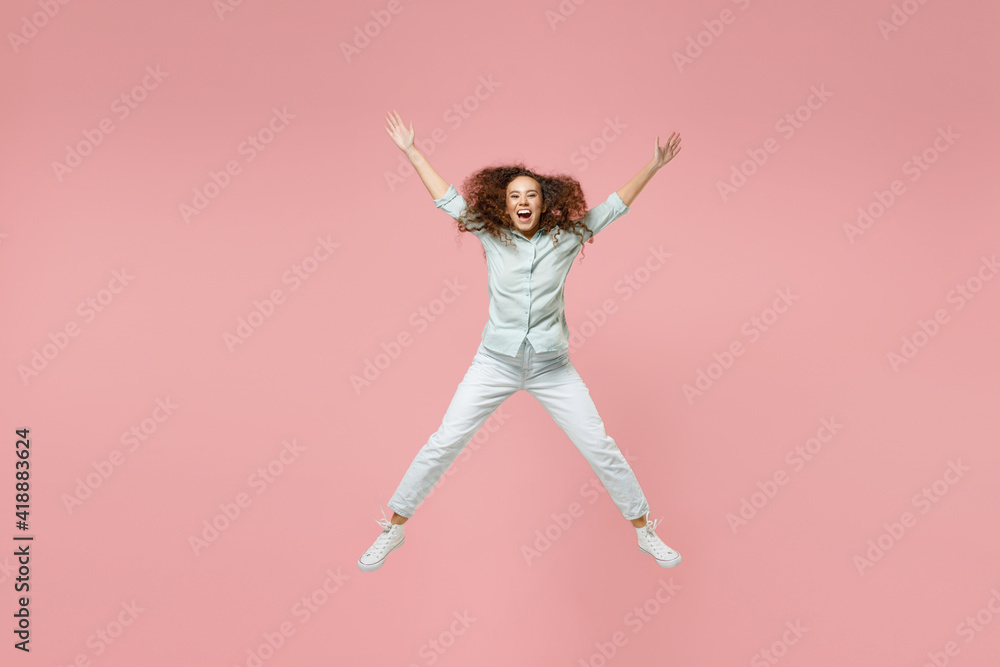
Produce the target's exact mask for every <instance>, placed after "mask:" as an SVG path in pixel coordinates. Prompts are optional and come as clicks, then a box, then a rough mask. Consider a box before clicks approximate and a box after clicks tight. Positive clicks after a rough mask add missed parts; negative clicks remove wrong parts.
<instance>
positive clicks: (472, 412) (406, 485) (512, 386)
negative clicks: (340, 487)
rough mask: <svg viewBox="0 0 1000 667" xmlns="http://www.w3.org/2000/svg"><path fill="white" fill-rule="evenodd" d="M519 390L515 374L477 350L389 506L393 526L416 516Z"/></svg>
mask: <svg viewBox="0 0 1000 667" xmlns="http://www.w3.org/2000/svg"><path fill="white" fill-rule="evenodd" d="M519 387H520V385H519V382H518V378H517V377H516V375H515V374H514V373H512V372H510V371H509V369H506V368H505V367H504V366H503V364H502V363H498V362H496V361H495V360H493V359H491V358H490V357H487V356H485V355H483V354H480V353H479V352H478V351H477V353H476V356H475V357H474V358H473V360H472V365H471V366H469V370H468V371H467V372H466V374H465V377H464V378H463V379H462V382H461V383H459V385H458V388H457V389H456V390H455V395H454V397H452V399H451V404H450V405H449V406H448V410H447V411H446V412H445V415H444V419H443V420H442V422H441V426H440V427H439V428H438V430H437V432H436V433H434V434H433V435H432V436H431V437H430V438H429V439H428V440H427V443H426V444H425V445H424V446H423V447H422V448H421V449H420V451H419V452H417V455H416V457H415V458H414V459H413V462H412V463H411V464H410V467H409V469H408V470H407V471H406V474H404V475H403V479H402V481H401V482H400V483H399V486H398V487H397V489H396V492H395V493H394V494H393V496H392V498H390V500H389V502H388V503H387V505H388V506H389V508H390V509H391V510H392V511H393V515H392V520H391V523H394V524H402V523H405V522H406V520H407V519H408V518H410V517H411V516H412V515H413V513H414V511H416V509H417V506H419V505H420V503H421V502H423V499H424V497H425V496H426V495H427V494H428V493H430V491H431V489H432V488H434V485H435V484H436V483H437V482H438V480H439V479H440V478H441V475H443V474H444V473H445V471H447V470H448V467H449V466H450V465H451V464H452V462H453V461H454V460H455V457H457V456H458V455H459V454H460V453H461V452H462V450H463V449H464V448H465V446H466V445H467V444H469V441H470V440H472V438H473V436H475V434H476V432H477V431H478V430H479V427H481V426H482V425H483V423H485V422H486V420H487V419H489V417H490V415H492V414H493V413H494V412H495V411H496V409H497V408H498V407H500V404H501V403H503V402H504V401H505V400H507V398H508V397H509V396H510V395H511V394H513V393H514V392H515V391H517V390H518V389H519Z"/></svg>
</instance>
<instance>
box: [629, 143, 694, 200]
mask: <svg viewBox="0 0 1000 667" xmlns="http://www.w3.org/2000/svg"><path fill="white" fill-rule="evenodd" d="M680 150H681V135H679V134H677V133H676V132H674V133H672V134H671V135H670V137H669V138H668V139H667V143H666V144H664V145H663V146H660V137H656V141H655V142H654V143H653V159H652V160H650V161H649V163H648V164H646V166H644V167H643V168H642V169H641V170H640V171H639V173H638V174H636V175H635V176H633V177H632V180H631V181H629V182H628V183H626V184H625V185H623V186H622V188H621V189H620V190H618V196H619V197H621V198H622V201H623V202H625V205H626V206H631V205H632V202H634V201H635V198H636V197H638V196H639V193H640V192H642V189H643V187H645V185H646V183H649V181H650V179H652V178H653V175H654V174H656V172H657V171H659V170H660V167H662V166H664V165H665V164H667V163H668V162H670V161H671V160H673V159H674V156H675V155H677V154H678V153H679V152H680Z"/></svg>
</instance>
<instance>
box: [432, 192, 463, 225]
mask: <svg viewBox="0 0 1000 667" xmlns="http://www.w3.org/2000/svg"><path fill="white" fill-rule="evenodd" d="M434 205H435V206H437V207H438V208H440V209H442V210H443V211H444V212H445V213H447V214H448V215H450V216H451V217H453V218H458V217H459V216H460V215H462V213H464V212H465V198H464V197H462V195H460V194H458V190H456V189H455V186H454V185H450V184H449V185H448V191H447V192H445V193H444V195H443V196H442V197H441V198H440V199H435V200H434Z"/></svg>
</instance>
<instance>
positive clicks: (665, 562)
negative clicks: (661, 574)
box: [639, 547, 681, 567]
mask: <svg viewBox="0 0 1000 667" xmlns="http://www.w3.org/2000/svg"><path fill="white" fill-rule="evenodd" d="M639 551H641V552H642V553H644V554H647V555H649V556H653V554H651V553H649V552H648V551H646V550H645V549H643V548H642V547H639ZM653 560H655V561H656V563H657V564H658V565H659V566H660V567H675V566H677V565H680V564H681V555H680V554H677V558H674V559H673V560H660V559H659V558H657V557H656V556H653Z"/></svg>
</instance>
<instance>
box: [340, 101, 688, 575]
mask: <svg viewBox="0 0 1000 667" xmlns="http://www.w3.org/2000/svg"><path fill="white" fill-rule="evenodd" d="M386 121H387V123H388V124H387V126H386V128H385V129H386V132H387V133H388V134H389V136H390V137H391V138H392V140H393V142H395V144H396V145H397V146H398V147H399V148H400V150H402V151H403V152H404V153H405V154H406V156H407V157H408V158H409V160H410V163H411V164H413V167H414V169H416V172H417V173H418V174H419V175H420V179H421V180H422V181H423V182H424V186H426V187H427V190H428V192H430V195H431V197H432V198H433V199H434V204H435V205H436V206H437V207H438V208H440V209H443V210H444V211H445V212H446V213H448V215H450V216H451V217H452V218H454V219H455V221H456V224H457V226H458V229H459V231H460V232H471V233H472V234H474V235H475V236H476V238H478V239H479V240H480V242H481V243H482V245H483V252H484V254H485V256H486V267H487V273H488V292H489V320H488V321H487V323H486V327H485V328H484V329H483V334H482V342H481V343H480V345H479V348H478V349H477V350H476V354H475V356H474V357H473V359H472V363H471V365H470V366H469V370H468V372H466V374H465V377H464V378H463V379H462V381H461V383H460V384H459V385H458V388H457V389H456V390H455V396H454V397H453V398H452V400H451V404H450V405H449V406H448V409H447V411H446V412H445V415H444V419H443V420H442V422H441V426H440V428H439V429H438V430H437V432H436V433H434V434H433V435H432V436H430V439H429V440H428V441H427V443H426V444H425V445H424V446H423V447H422V448H421V449H420V451H418V452H417V455H416V457H415V458H414V459H413V462H412V463H411V464H410V467H409V469H408V470H407V471H406V474H405V475H403V479H402V481H401V482H400V484H399V487H398V488H397V489H396V492H395V493H394V494H393V496H392V498H390V500H389V502H388V506H389V509H391V510H392V511H393V514H392V519H391V520H389V519H386V518H385V512H384V511H383V512H382V519H381V520H379V519H376V520H375V521H376V523H378V524H379V526H381V528H382V532H381V534H380V535H379V536H378V538H377V539H376V540H375V542H374V544H372V545H371V547H369V548H368V550H367V551H365V553H364V554H363V555H362V556H361V558H360V559H358V567H359V568H360V569H361V570H362V571H364V572H371V571H373V570H377V569H378V568H380V567H382V564H383V563H385V559H386V557H387V556H388V555H389V554H390V553H391V552H392V551H394V550H395V549H398V548H399V547H401V546H402V545H403V524H404V523H406V521H407V519H409V518H410V517H412V516H413V513H414V512H415V511H416V509H417V507H418V506H419V505H420V503H421V502H422V501H423V499H424V497H425V496H426V495H427V494H428V493H429V492H430V490H431V489H432V488H433V487H434V485H435V484H436V483H437V481H438V480H439V479H440V478H441V475H442V474H444V472H445V471H446V470H447V469H448V467H449V466H450V465H451V464H452V462H453V461H454V460H455V457H456V456H458V455H459V453H461V451H462V450H463V449H464V448H465V446H466V445H467V444H468V443H469V441H470V440H472V438H473V436H474V435H475V434H476V432H477V431H478V430H479V427H480V426H482V425H483V423H484V422H485V421H486V420H487V419H489V417H490V415H492V414H493V412H494V411H495V410H496V409H497V408H499V407H500V405H501V404H502V403H503V402H504V401H505V400H507V399H508V398H509V397H510V396H511V395H512V394H514V393H515V392H516V391H518V390H521V389H524V390H525V391H527V392H528V393H529V394H531V395H532V396H534V397H535V399H537V400H538V402H539V403H541V404H542V407H544V408H545V410H546V412H548V413H549V415H550V416H551V417H552V419H553V420H554V421H555V422H556V424H558V425H559V427H560V428H561V429H562V430H563V431H564V432H565V433H566V435H567V436H569V438H570V440H572V442H573V444H574V445H576V447H577V449H579V450H580V453H581V454H583V457H584V458H585V459H586V460H587V463H588V464H590V467H591V469H592V470H593V471H594V472H595V473H596V474H597V477H598V479H599V480H600V481H601V483H602V484H603V485H604V488H605V489H606V490H607V492H608V495H609V496H610V497H611V499H612V501H613V502H614V503H615V505H617V507H618V509H619V511H620V512H621V513H622V516H624V517H625V519H627V520H628V521H630V522H631V523H632V525H633V526H634V527H635V531H636V535H637V536H638V539H639V549H640V551H642V552H643V553H645V554H649V555H650V556H652V557H653V558H654V559H655V560H656V562H657V563H658V564H659V565H661V566H662V567H673V566H675V565H677V564H678V563H680V562H681V556H680V554H679V553H677V552H676V551H675V550H673V549H671V548H670V547H668V546H667V545H666V544H664V543H663V541H662V540H661V539H660V538H659V537H658V536H657V534H656V532H655V529H656V525H657V524H658V523H659V521H660V520H659V519H657V520H655V521H654V522H652V523H649V522H647V521H646V517H647V515H648V514H649V504H648V503H647V502H646V497H645V495H644V494H643V492H642V488H641V487H640V486H639V481H638V480H637V479H636V476H635V473H633V472H632V468H631V467H630V466H629V464H628V462H627V461H626V460H625V457H624V456H623V455H622V453H621V451H620V450H619V449H618V445H617V444H616V443H615V441H614V440H613V439H612V438H611V437H610V436H609V435H608V434H607V433H606V432H605V430H604V422H603V420H602V419H601V417H600V415H599V414H598V412H597V408H596V407H595V406H594V401H593V400H592V399H591V397H590V390H589V389H588V388H587V385H586V384H584V382H583V380H582V379H581V378H580V375H579V374H578V373H577V372H576V369H575V368H574V367H573V364H572V363H571V362H570V358H569V331H568V329H567V326H566V314H565V301H564V298H563V292H564V288H565V285H566V276H567V274H568V273H569V270H570V267H571V265H572V263H573V260H574V259H575V258H576V256H577V254H578V253H579V252H580V250H581V249H582V248H583V244H584V243H585V242H586V241H587V240H588V239H589V240H590V242H591V243H593V237H594V235H596V234H597V233H598V232H600V231H601V230H602V229H604V228H605V227H607V226H608V225H609V224H610V223H611V222H612V221H614V220H616V219H617V218H620V217H621V216H623V215H625V214H626V213H628V211H629V206H631V204H632V202H633V201H634V200H635V198H636V197H637V196H638V195H639V193H640V192H641V191H642V188H643V187H644V186H645V185H646V183H648V182H649V181H650V179H651V178H652V177H653V175H654V174H656V172H657V171H659V170H660V168H661V167H663V166H664V165H665V164H667V163H668V162H670V161H671V160H672V159H673V158H674V156H676V155H677V153H678V152H679V151H680V135H678V134H677V133H676V132H674V133H672V134H671V135H670V137H669V138H668V139H667V142H666V144H664V145H663V146H661V145H660V138H659V137H656V141H655V142H654V144H653V145H654V150H653V159H652V160H650V161H649V163H648V164H646V165H645V166H644V167H643V168H642V169H641V170H640V171H639V173H638V174H636V175H635V176H634V177H633V178H632V180H630V181H629V182H628V183H626V184H625V185H624V187H622V188H621V189H620V190H618V191H617V192H612V193H611V194H610V195H608V198H607V199H606V200H605V201H604V202H602V203H600V204H598V205H597V206H595V207H594V208H592V209H590V210H587V205H586V200H585V199H584V196H583V190H582V188H581V187H580V184H579V183H578V182H577V181H576V180H575V179H574V178H572V177H571V176H567V175H554V176H543V175H540V174H537V173H535V172H533V171H531V170H529V169H527V168H525V166H524V165H523V164H513V165H504V166H495V167H487V168H484V169H481V170H480V171H478V172H476V173H475V174H473V175H472V176H470V177H469V178H468V179H467V180H466V181H465V183H464V184H463V187H462V189H463V191H464V192H465V195H466V197H467V199H466V198H464V197H462V195H460V194H459V193H458V191H457V190H456V189H455V187H454V185H451V184H449V183H448V181H445V180H444V179H443V178H441V176H439V175H438V173H437V172H436V171H434V168H433V167H431V165H430V163H429V162H428V161H427V158H426V157H424V156H423V155H422V154H421V153H420V151H419V150H418V149H417V148H416V146H414V144H413V124H412V123H411V124H410V127H409V129H406V126H405V125H404V124H403V121H402V119H401V118H400V117H399V114H397V113H396V112H395V111H393V112H392V113H391V114H387V115H386ZM564 232H565V233H564ZM577 237H578V238H577ZM581 257H582V255H581Z"/></svg>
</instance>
